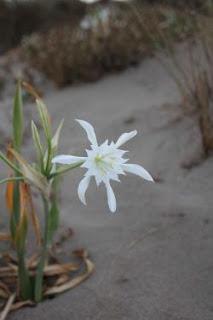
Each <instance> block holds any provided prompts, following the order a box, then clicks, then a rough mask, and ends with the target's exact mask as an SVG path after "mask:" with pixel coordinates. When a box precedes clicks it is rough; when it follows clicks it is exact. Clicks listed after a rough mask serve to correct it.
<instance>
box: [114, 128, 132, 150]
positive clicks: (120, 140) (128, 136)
mask: <svg viewBox="0 0 213 320" xmlns="http://www.w3.org/2000/svg"><path fill="white" fill-rule="evenodd" d="M136 134H137V130H134V131H131V132H126V133H123V134H122V135H121V136H120V137H119V138H118V141H117V142H116V143H115V146H116V148H119V147H120V146H122V145H123V144H124V143H126V142H127V141H129V140H130V139H132V138H134V137H135V136H136Z"/></svg>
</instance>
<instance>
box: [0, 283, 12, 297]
mask: <svg viewBox="0 0 213 320" xmlns="http://www.w3.org/2000/svg"><path fill="white" fill-rule="evenodd" d="M0 290H1V292H4V293H5V296H6V298H8V297H9V296H10V295H11V291H10V289H9V288H8V286H7V285H6V284H5V283H3V282H2V281H0Z"/></svg>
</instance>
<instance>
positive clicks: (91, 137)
mask: <svg viewBox="0 0 213 320" xmlns="http://www.w3.org/2000/svg"><path fill="white" fill-rule="evenodd" d="M76 121H77V122H78V123H79V124H80V125H81V126H82V127H83V128H84V130H85V131H86V133H87V137H88V139H89V141H90V142H91V143H92V144H93V145H97V144H98V143H97V138H96V134H95V130H94V128H93V126H92V125H91V124H90V123H89V122H87V121H84V120H78V119H76Z"/></svg>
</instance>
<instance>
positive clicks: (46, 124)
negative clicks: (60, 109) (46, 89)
mask: <svg viewBox="0 0 213 320" xmlns="http://www.w3.org/2000/svg"><path fill="white" fill-rule="evenodd" d="M36 105H37V109H38V112H39V116H40V119H41V123H42V127H43V129H44V133H45V136H46V139H47V141H50V140H51V123H50V116H49V113H48V110H47V107H46V106H45V104H44V103H43V101H42V100H41V99H36Z"/></svg>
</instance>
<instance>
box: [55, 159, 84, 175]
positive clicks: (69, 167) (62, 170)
mask: <svg viewBox="0 0 213 320" xmlns="http://www.w3.org/2000/svg"><path fill="white" fill-rule="evenodd" d="M83 163H84V161H79V162H77V163H75V164H71V165H64V166H62V167H60V168H59V169H58V170H56V171H55V172H53V173H51V174H50V177H49V178H50V179H51V178H54V177H58V176H59V175H61V174H63V173H66V172H67V171H70V170H72V169H75V168H78V167H80V166H81V165H82V164H83Z"/></svg>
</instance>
